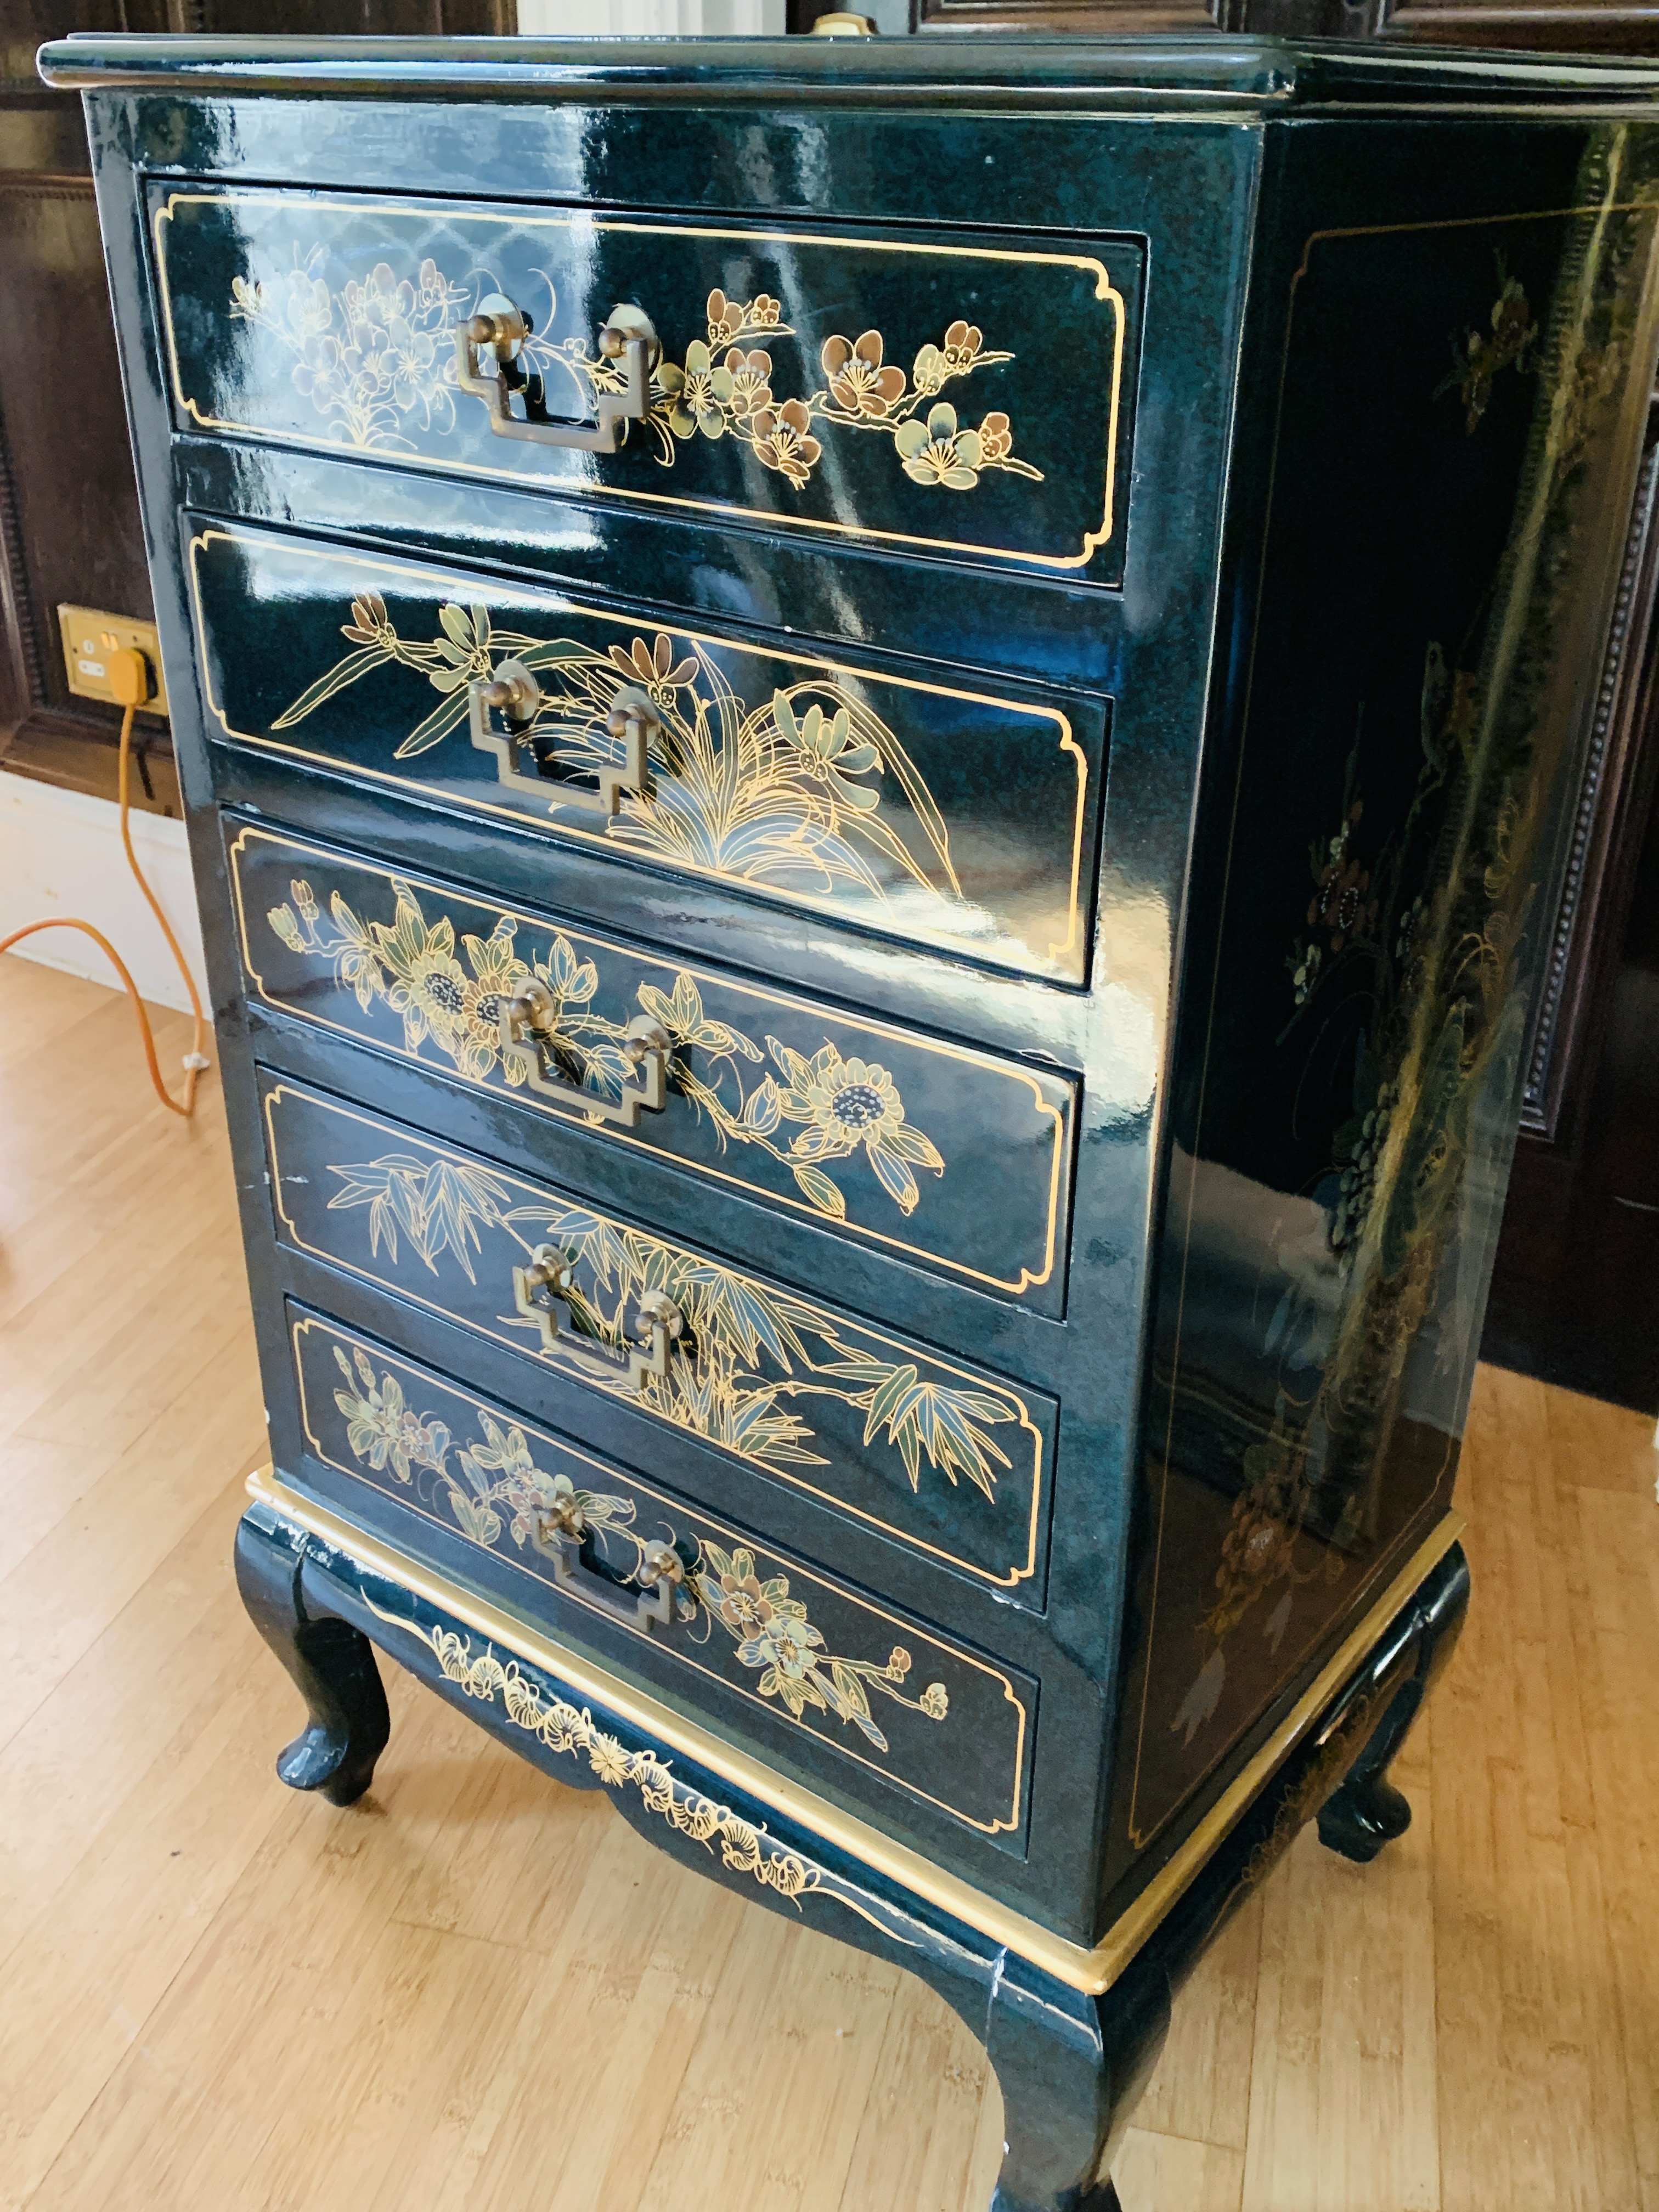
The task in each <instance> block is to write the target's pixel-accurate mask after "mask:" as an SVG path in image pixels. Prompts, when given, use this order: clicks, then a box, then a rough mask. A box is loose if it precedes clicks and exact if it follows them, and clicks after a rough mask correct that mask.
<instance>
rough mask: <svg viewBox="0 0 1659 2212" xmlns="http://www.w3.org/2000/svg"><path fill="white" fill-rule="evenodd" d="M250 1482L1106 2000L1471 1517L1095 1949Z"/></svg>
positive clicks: (333, 1520)
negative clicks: (1106, 1992) (1068, 1937)
mask: <svg viewBox="0 0 1659 2212" xmlns="http://www.w3.org/2000/svg"><path fill="white" fill-rule="evenodd" d="M247 1489H248V1495H249V1496H250V1497H251V1498H255V1499H256V1500H257V1501H258V1503H259V1504H264V1505H268V1506H270V1508H271V1509H272V1510H274V1511H276V1512H277V1513H280V1514H281V1515H282V1516H283V1518H284V1519H285V1520H288V1521H291V1522H294V1523H295V1525H296V1526H297V1527H299V1528H304V1529H307V1530H308V1531H309V1533H310V1534H313V1535H314V1536H319V1537H321V1538H322V1540H323V1541H324V1542H325V1543H327V1544H329V1545H331V1546H332V1547H333V1548H334V1549H335V1550H336V1551H338V1552H342V1553H344V1554H345V1555H346V1556H347V1557H348V1558H349V1559H352V1560H354V1561H355V1562H356V1564H357V1565H359V1566H361V1567H364V1568H366V1569H367V1570H368V1571H369V1572H370V1573H371V1574H374V1575H379V1576H381V1577H385V1579H386V1580H387V1581H389V1582H393V1583H399V1584H401V1586H402V1587H403V1588H404V1589H407V1590H409V1591H410V1593H411V1594H412V1595H414V1596H416V1597H419V1598H422V1599H423V1600H424V1601H425V1602H426V1603H427V1604H428V1605H431V1606H435V1607H437V1608H438V1609H439V1610H440V1611H441V1612H444V1613H450V1614H452V1615H453V1617H454V1618H455V1619H456V1620H459V1621H462V1622H464V1623H465V1626H467V1627H468V1628H470V1629H471V1630H472V1631H473V1632H474V1633H475V1634H477V1635H479V1636H483V1637H487V1638H489V1640H490V1641H491V1642H492V1643H494V1644H501V1646H502V1647H503V1648H504V1649H506V1650H508V1651H511V1652H513V1654H514V1655H515V1656H517V1657H519V1658H520V1659H523V1660H526V1661H527V1662H529V1664H530V1665H532V1667H539V1668H544V1669H545V1670H546V1671H547V1672H548V1673H550V1674H555V1675H556V1676H557V1677H558V1679H559V1680H561V1681H562V1682H565V1683H567V1684H568V1686H570V1688H571V1689H572V1690H574V1692H576V1694H577V1695H578V1696H580V1697H585V1698H588V1699H592V1701H593V1702H594V1703H595V1704H597V1705H605V1706H606V1707H608V1708H609V1709H610V1711H612V1712H613V1713H615V1714H616V1715H617V1717H619V1718H620V1719H622V1720H623V1721H625V1722H626V1723H628V1725H629V1727H630V1728H635V1729H640V1730H641V1731H642V1732H643V1733H645V1734H647V1735H653V1736H657V1737H659V1738H660V1739H661V1741H663V1742H664V1743H665V1744H667V1745H668V1746H669V1747H671V1748H672V1749H673V1750H675V1751H678V1752H679V1753H682V1754H683V1755H684V1757H686V1758H688V1759H696V1761H697V1762H698V1764H699V1765H702V1766H705V1767H707V1768H708V1771H709V1772H710V1773H712V1774H717V1775H719V1776H720V1778H721V1780H722V1781H725V1782H728V1783H730V1784H732V1787H733V1788H734V1789H738V1790H743V1791H744V1793H745V1795H747V1796H751V1797H754V1798H756V1799H757V1800H758V1801H759V1802H761V1803H762V1804H763V1805H767V1806H769V1807H770V1808H771V1809H772V1810H773V1811H774V1812H775V1813H778V1814H781V1815H782V1817H783V1818H784V1819H785V1820H790V1821H793V1823H794V1824H795V1825H796V1826H798V1827H800V1828H804V1829H805V1830H807V1831H808V1832H810V1833H811V1834H812V1835H815V1836H817V1837H818V1838H820V1839H821V1840H822V1841H823V1842H824V1843H827V1844H833V1845H834V1847H835V1848H836V1850H840V1851H844V1852H845V1853H846V1854H847V1855H848V1857H850V1858H854V1859H858V1860H860V1861H861V1862H862V1863H864V1864H865V1865H866V1866H867V1867H869V1868H870V1869H871V1870H872V1872H873V1873H876V1874H879V1875H882V1876H883V1877H884V1879H885V1880H887V1881H892V1882H896V1883H897V1884H898V1885H899V1887H901V1888H903V1889H908V1890H909V1891H911V1892H912V1893H914V1894H915V1896H917V1897H919V1898H921V1899H922V1900H923V1901H924V1902H925V1903H927V1904H928V1905H933V1906H934V1907H935V1908H936V1909H938V1910H939V1911H943V1912H947V1913H949V1914H950V1915H951V1917H953V1918H955V1919H957V1920H960V1921H962V1922H963V1923H964V1924H965V1925H966V1926H968V1927H969V1928H972V1929H975V1931H976V1932H977V1933H978V1934H980V1935H981V1936H987V1937H988V1938H989V1939H990V1940H991V1942H994V1943H998V1944H1002V1945H1006V1948H1008V1949H1009V1950H1011V1951H1016V1952H1018V1954H1019V1955H1020V1957H1021V1958H1024V1959H1028V1960H1030V1962H1031V1964H1032V1965H1033V1966H1036V1967H1039V1968H1040V1969H1041V1970H1042V1972H1044V1973H1047V1974H1052V1975H1053V1976H1054V1979H1055V1980H1056V1981H1060V1982H1064V1983H1065V1984H1066V1985H1067V1986H1068V1987H1069V1988H1071V1989H1074V1990H1081V1991H1082V1992H1083V1994H1084V1995H1085V1996H1100V1995H1101V1994H1102V1992H1103V1991H1104V1990H1108V1989H1109V1988H1110V1987H1111V1985H1112V1984H1113V1983H1114V1982H1115V1980H1116V1978H1117V1977H1118V1976H1119V1974H1121V1972H1122V1971H1123V1969H1124V1967H1125V1966H1127V1965H1128V1963H1129V1961H1130V1960H1131V1959H1133V1956H1134V1954H1135V1953H1136V1952H1137V1951H1138V1950H1139V1948H1140V1947H1141V1945H1142V1944H1143V1943H1144V1942H1146V1938H1147V1937H1148V1936H1150V1935H1151V1934H1152V1930H1153V1929H1155V1928H1156V1927H1157V1926H1158V1922H1159V1921H1160V1920H1162V1918H1163V1917H1164V1914H1165V1913H1166V1912H1167V1911H1169V1910H1170V1906H1171V1905H1173V1904H1174V1903H1175V1901H1176V1899H1177V1898H1178V1897H1179V1896H1180V1895H1181V1893H1182V1891H1183V1890H1185V1889H1186V1888H1187V1887H1188V1884H1189V1883H1190V1882H1191V1881H1193V1880H1194V1877H1195V1876H1196V1875H1197V1874H1198V1873H1199V1871H1200V1869H1201V1868H1202V1866H1203V1864H1204V1863H1205V1861H1206V1859H1207V1858H1208V1857H1210V1855H1211V1853H1212V1851H1213V1850H1215V1849H1216V1848H1217V1846H1218V1844H1220V1843H1221V1841H1222V1840H1223V1838H1225V1835H1226V1834H1227V1832H1228V1830H1229V1829H1230V1828H1231V1827H1232V1826H1233V1825H1234V1823H1235V1822H1236V1821H1237V1820H1238V1819H1239V1818H1240V1817H1241V1815H1242V1814H1243V1813H1244V1811H1245V1810H1246V1808H1248V1807H1249V1803H1250V1801H1251V1799H1252V1798H1253V1797H1254V1796H1255V1794H1256V1792H1257V1790H1259V1789H1260V1788H1261V1784H1262V1783H1263V1782H1264V1781H1265V1780H1266V1779H1267V1776H1268V1775H1269V1774H1270V1773H1271V1772H1272V1771H1273V1768H1274V1767H1275V1766H1277V1765H1279V1763H1280V1762H1281V1761H1282V1760H1283V1759H1284V1758H1285V1755H1286V1753H1288V1752H1290V1751H1291V1749H1292V1747H1294V1746H1295V1745H1296V1743H1297V1741H1299V1740H1300V1739H1301V1737H1303V1736H1304V1735H1306V1733H1307V1731H1308V1730H1309V1729H1310V1728H1311V1727H1312V1725H1313V1723H1314V1722H1315V1721H1316V1719H1317V1718H1318V1717H1319V1715H1320V1713H1321V1712H1322V1711H1323V1709H1324V1708H1325V1706H1326V1705H1328V1703H1329V1702H1330V1700H1331V1699H1332V1697H1333V1696H1334V1694H1335V1692H1337V1691H1338V1690H1339V1689H1340V1687H1341V1686H1342V1683H1343V1680H1344V1679H1345V1678H1346V1676H1347V1675H1348V1674H1351V1673H1352V1671H1353V1669H1354V1668H1355V1667H1356V1666H1357V1665H1358V1663H1359V1662H1360V1660H1361V1659H1363V1658H1364V1655H1365V1653H1366V1651H1367V1650H1369V1649H1370V1646H1371V1645H1372V1644H1374V1643H1375V1642H1376V1639H1377V1638H1378V1637H1379V1636H1380V1635H1381V1634H1382V1632H1383V1630H1384V1629H1385V1628H1386V1627H1387V1626H1388V1625H1389V1621H1390V1620H1392V1619H1393V1618H1394V1616H1395V1613H1398V1612H1399V1611H1400V1609H1401V1607H1402V1606H1403V1605H1404V1604H1405V1603H1406V1602H1407V1600H1408V1599H1409V1598H1410V1596H1411V1595H1412V1593H1413V1590H1414V1589H1416V1588H1417V1586H1418V1584H1419V1583H1420V1582H1422V1580H1423V1579H1424V1577H1425V1576H1426V1575H1427V1574H1428V1573H1429V1571H1430V1570H1431V1568H1433V1567H1434V1566H1436V1565H1437V1564H1438V1563H1439V1561H1440V1560H1441V1559H1443V1558H1444V1557H1445V1555H1446V1553H1448V1552H1449V1550H1450V1549H1451V1547H1452V1546H1453V1545H1454V1544H1455V1542H1456V1541H1457V1539H1458V1538H1459V1536H1461V1535H1462V1533H1463V1530H1464V1528H1465V1527H1466V1526H1467V1523H1466V1522H1465V1521H1464V1519H1463V1516H1462V1514H1460V1513H1448V1514H1447V1515H1446V1516H1445V1517H1444V1518H1443V1520H1442V1521H1441V1522H1440V1523H1439V1525H1438V1526H1437V1528H1435V1530H1434V1532H1433V1534H1431V1536H1429V1537H1428V1538H1427V1539H1426V1540H1425V1541H1424V1542H1423V1543H1421V1544H1419V1546H1418V1547H1417V1549H1416V1550H1415V1551H1414V1552H1413V1553H1412V1555H1411V1557H1410V1559H1407V1562H1406V1564H1405V1565H1404V1566H1403V1567H1402V1568H1401V1571H1400V1572H1399V1573H1398V1574H1397V1575H1396V1576H1395V1578H1394V1580H1393V1581H1392V1582H1391V1583H1389V1587H1388V1589H1386V1590H1384V1592H1383V1595H1382V1596H1381V1597H1380V1598H1378V1600H1377V1601H1376V1604H1375V1605H1373V1606H1372V1607H1371V1608H1370V1611H1369V1612H1368V1613H1366V1614H1365V1615H1364V1619H1363V1620H1359V1621H1358V1622H1357V1623H1356V1624H1355V1626H1354V1627H1353V1628H1352V1630H1351V1631H1350V1632H1349V1633H1348V1635H1347V1636H1346V1637H1345V1638H1344V1639H1343V1641H1342V1643H1341V1644H1340V1645H1339V1647H1338V1648H1337V1650H1335V1651H1334V1652H1333V1653H1332V1655H1331V1656H1330V1658H1329V1659H1328V1661H1327V1662H1326V1663H1325V1665H1324V1666H1323V1667H1322V1668H1321V1669H1320V1671H1319V1673H1318V1674H1317V1675H1316V1677H1315V1679H1314V1680H1313V1681H1312V1682H1310V1684H1309V1686H1308V1688H1307V1690H1306V1691H1305V1692H1304V1694H1303V1696H1302V1697H1301V1698H1300V1699H1298V1700H1297V1705H1296V1706H1295V1708H1294V1710H1293V1711H1291V1712H1290V1713H1289V1714H1288V1715H1287V1716H1286V1717H1285V1719H1284V1720H1283V1721H1282V1722H1281V1723H1279V1727H1278V1728H1277V1729H1275V1730H1274V1731H1273V1735H1271V1736H1270V1737H1269V1738H1268V1740H1267V1742H1266V1743H1264V1744H1263V1745H1262V1746H1261V1749H1260V1750H1259V1751H1258V1752H1257V1753H1255V1757H1254V1758H1253V1759H1250V1761H1249V1764H1248V1765H1245V1766H1244V1767H1243V1769H1242V1770H1241V1771H1240V1772H1239V1773H1238V1774H1237V1776H1235V1778H1234V1779H1233V1780H1232V1782H1231V1784H1229V1785H1228V1787H1227V1788H1226V1789H1225V1790H1224V1791H1223V1792H1222V1794H1221V1796H1219V1797H1218V1798H1217V1800H1216V1802H1215V1803H1214V1804H1213V1805H1212V1806H1211V1808H1210V1809H1209V1811H1208V1812H1207V1813H1206V1814H1205V1815H1204V1817H1203V1819H1202V1820H1200V1821H1199V1822H1198V1824H1197V1826H1195V1827H1194V1830H1193V1832H1192V1833H1191V1834H1190V1835H1189V1836H1188V1837H1187V1838H1186V1840H1185V1841H1184V1842H1183V1843H1182V1844H1181V1845H1180V1846H1179V1848H1178V1849H1177V1850H1176V1852H1175V1854H1174V1856H1173V1857H1171V1858H1170V1860H1169V1862H1168V1863H1167V1864H1165V1865H1164V1867H1162V1868H1161V1869H1159V1871H1158V1873H1157V1874H1156V1875H1154V1876H1153V1877H1152V1881H1149V1882H1148V1883H1147V1885H1146V1888H1145V1889H1143V1890H1142V1891H1141V1893H1140V1894H1139V1896H1138V1897H1137V1898H1136V1899H1135V1900H1134V1902H1133V1904H1132V1905H1129V1907H1128V1908H1127V1911H1124V1912H1123V1913H1121V1915H1120V1916H1119V1917H1118V1918H1117V1919H1116V1920H1115V1922H1114V1923H1112V1925H1111V1927H1110V1928H1109V1929H1108V1930H1107V1932H1106V1933H1105V1935H1104V1936H1102V1938H1101V1939H1100V1941H1099V1942H1098V1943H1097V1944H1096V1945H1095V1947H1094V1948H1093V1949H1092V1950H1089V1949H1086V1948H1085V1947H1084V1946H1083V1945H1082V1944H1080V1943H1073V1942H1068V1941H1067V1940H1066V1937H1065V1936H1057V1935H1055V1934H1054V1931H1053V1929H1048V1928H1043V1927H1042V1926H1040V1925H1039V1924H1038V1923H1037V1922H1036V1921H1035V1920H1030V1919H1028V1918H1027V1917H1025V1915H1024V1913H1022V1912H1018V1911H1015V1910H1014V1909H1013V1908H1012V1906H1011V1905H1003V1904H1000V1902H999V1901H998V1900H997V1899H995V1898H993V1897H987V1896H986V1895H985V1894H984V1893H983V1892H982V1891H981V1890H978V1889H975V1887H973V1885H972V1884H971V1883H970V1882H967V1881H963V1880H962V1878H961V1877H960V1876H959V1875H953V1874H950V1873H947V1872H946V1871H945V1869H943V1868H940V1867H937V1866H935V1865H933V1863H931V1862H930V1861H928V1860H927V1859H925V1858H924V1857H922V1856H921V1853H920V1852H918V1851H914V1850H910V1849H909V1848H908V1845H906V1844H901V1843H896V1842H895V1841H894V1839H893V1838H891V1837H890V1836H886V1835H884V1834H882V1832H880V1830H879V1829H877V1828H873V1827H872V1826H870V1824H869V1823H868V1822H867V1821H865V1820H860V1819H859V1818H858V1817H857V1816H856V1815H855V1814H851V1813H844V1812H842V1810H841V1808H839V1807H838V1806H835V1805H831V1804H829V1802H827V1801H826V1800H825V1799H823V1798H822V1797H819V1796H815V1795H814V1793H813V1792H812V1791H811V1790H805V1789H802V1788H801V1787H800V1786H799V1784H796V1783H793V1782H791V1781H789V1780H788V1779H787V1778H786V1777H785V1776H783V1775H781V1774H779V1773H777V1772H775V1771H774V1770H773V1769H772V1768H770V1767H768V1766H766V1765H763V1764H762V1762H761V1761H760V1760H759V1759H755V1758H753V1757H751V1756H750V1754H749V1753H746V1752H743V1751H739V1750H738V1748H737V1747H735V1746H734V1745H732V1744H729V1743H727V1742H726V1741H724V1740H723V1739H722V1738H720V1737H719V1736H716V1735H711V1734H710V1733H709V1731H708V1729H702V1728H700V1727H699V1726H698V1725H697V1723H696V1722H695V1721H690V1720H687V1719H686V1718H685V1717H684V1716H683V1715H682V1714H679V1713H676V1712H673V1711H671V1710H670V1709H669V1708H668V1707H667V1706H666V1705H659V1704H658V1702H657V1700H656V1699H654V1698H651V1697H648V1696H647V1695H646V1694H645V1693H644V1692H641V1691H639V1690H636V1689H635V1688H634V1687H633V1686H631V1684H629V1683H627V1682H624V1681H622V1680H619V1679H618V1678H617V1676H615V1675H613V1674H608V1673H607V1672H606V1671H605V1668H602V1667H599V1666H597V1665H596V1664H595V1663H594V1662H593V1661H592V1660H591V1659H589V1658H587V1657H586V1656H585V1655H583V1654H582V1653H580V1652H579V1651H577V1650H574V1648H573V1647H572V1646H570V1645H568V1644H565V1643H563V1642H562V1640H561V1639H560V1638H558V1637H556V1635H554V1634H553V1633H552V1632H550V1631H549V1630H546V1629H536V1628H532V1627H531V1626H529V1625H528V1624H527V1623H526V1622H524V1621H522V1620H517V1619H516V1618H515V1617H514V1616H513V1614H511V1613H505V1612H503V1611H502V1610H501V1608H500V1607H497V1606H494V1605H492V1604H490V1602H489V1600H488V1599H486V1598H483V1597H479V1596H477V1595H475V1594H474V1593H472V1592H471V1591H468V1590H465V1589H460V1588H459V1587H458V1586H457V1585H456V1584H454V1583H450V1582H447V1581H446V1580H445V1579H444V1578H443V1577H441V1576H440V1575H437V1574H435V1573H433V1572H432V1571H431V1570H430V1569H428V1568H426V1567H423V1566H422V1565H420V1564H419V1563H418V1562H417V1561H416V1560H414V1559H410V1558H409V1557H408V1556H407V1555H406V1554H405V1553H401V1552H397V1551H393V1550H392V1549H391V1548H390V1547H388V1546H386V1545H383V1544H381V1543H380V1542H378V1541H376V1540H375V1539H374V1538H373V1537H371V1536H368V1535H366V1534H364V1533H363V1531H362V1529H360V1528H354V1527H352V1525H351V1524H350V1523H349V1522H345V1521H343V1520H341V1519H340V1518H339V1517H338V1516H337V1515H335V1514H333V1513H331V1512H330V1511H329V1510H328V1509H327V1508H326V1507H325V1506H322V1505H318V1504H314V1503H313V1501H312V1500H311V1499H310V1498H303V1497H301V1495H300V1494H299V1493H298V1492H295V1491H293V1490H290V1489H289V1487H288V1486H287V1484H286V1483H284V1482H282V1481H281V1480H278V1479H277V1477H276V1473H275V1471H274V1469H273V1468H268V1467H267V1468H258V1469H256V1470H255V1472H254V1473H253V1474H251V1475H249V1477H248V1479H247Z"/></svg>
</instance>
